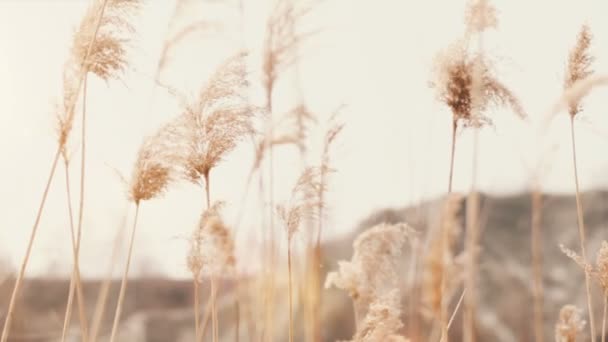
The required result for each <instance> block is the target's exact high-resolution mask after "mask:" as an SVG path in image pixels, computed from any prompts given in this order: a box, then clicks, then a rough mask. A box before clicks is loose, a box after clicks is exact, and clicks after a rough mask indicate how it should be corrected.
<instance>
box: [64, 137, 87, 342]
mask: <svg viewBox="0 0 608 342" xmlns="http://www.w3.org/2000/svg"><path fill="white" fill-rule="evenodd" d="M61 154H62V156H63V161H64V170H65V186H66V197H67V207H68V216H69V223H70V238H71V242H72V245H71V246H72V252H73V257H74V262H76V259H77V255H78V242H77V241H78V240H77V238H76V232H75V228H74V215H73V211H72V194H71V191H70V170H69V162H70V160H69V157H68V155H67V151H66V148H65V147H64V149H63V150H62V153H61ZM75 290H76V293H77V299H78V302H79V303H83V304H79V306H78V307H79V310H81V311H83V310H84V295H83V293H82V282H81V281H80V269H79V268H76V269H75V272H72V276H71V277H70V287H69V292H68V300H67V306H66V313H65V316H64V321H63V329H62V332H61V341H65V339H66V338H67V332H68V329H69V325H70V317H71V310H72V302H73V298H74V291H75ZM79 315H80V319H81V320H82V319H86V318H85V317H86V314H85V313H84V312H79ZM80 326H81V333H82V334H83V337H82V340H83V341H86V340H87V338H88V336H85V335H84V334H86V333H87V329H86V328H85V327H87V326H88V324H87V322H84V323H81V324H80Z"/></svg>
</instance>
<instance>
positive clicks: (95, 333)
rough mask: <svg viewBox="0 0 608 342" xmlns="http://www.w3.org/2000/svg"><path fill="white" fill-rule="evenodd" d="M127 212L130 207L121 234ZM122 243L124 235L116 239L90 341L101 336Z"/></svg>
mask: <svg viewBox="0 0 608 342" xmlns="http://www.w3.org/2000/svg"><path fill="white" fill-rule="evenodd" d="M127 211H128V207H127V208H125V214H124V215H123V219H122V223H121V228H120V232H123V231H125V230H126V226H127ZM121 241H122V234H120V233H119V234H116V237H115V238H114V242H113V245H112V253H111V257H110V262H109V263H108V270H107V275H106V277H105V279H104V281H103V283H102V284H101V288H100V290H99V295H98V296H97V302H96V303H95V310H94V313H93V323H92V325H91V332H90V334H89V341H91V342H96V341H97V337H98V336H99V329H100V328H101V322H102V320H103V316H104V313H105V309H106V305H107V302H108V301H107V299H108V294H109V292H110V286H111V285H112V271H113V269H114V265H115V264H116V263H117V262H118V250H119V245H120V242H121Z"/></svg>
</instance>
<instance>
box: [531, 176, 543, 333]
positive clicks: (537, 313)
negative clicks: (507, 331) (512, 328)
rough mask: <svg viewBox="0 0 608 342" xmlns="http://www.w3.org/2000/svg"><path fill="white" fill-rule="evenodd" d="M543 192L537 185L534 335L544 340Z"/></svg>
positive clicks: (533, 201) (533, 268) (533, 237)
mask: <svg viewBox="0 0 608 342" xmlns="http://www.w3.org/2000/svg"><path fill="white" fill-rule="evenodd" d="M542 201H543V197H542V193H541V192H540V190H539V189H538V187H535V189H534V190H533V191H532V278H533V282H534V283H533V286H532V289H533V292H532V295H533V296H534V337H535V341H536V342H543V341H544V330H543V322H544V318H543V255H542V241H543V240H542V239H543V238H542V230H541V228H542V227H541V224H542V222H541V220H542Z"/></svg>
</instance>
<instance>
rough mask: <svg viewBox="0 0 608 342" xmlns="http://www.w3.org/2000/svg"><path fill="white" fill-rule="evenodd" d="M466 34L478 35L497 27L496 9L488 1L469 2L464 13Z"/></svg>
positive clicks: (474, 0) (476, 0) (473, 0)
mask: <svg viewBox="0 0 608 342" xmlns="http://www.w3.org/2000/svg"><path fill="white" fill-rule="evenodd" d="M465 24H466V27H467V32H470V33H479V32H483V31H485V30H487V29H489V28H496V27H497V26H498V18H497V16H496V8H494V6H492V5H491V4H489V1H488V0H471V1H469V3H468V4H467V9H466V12H465Z"/></svg>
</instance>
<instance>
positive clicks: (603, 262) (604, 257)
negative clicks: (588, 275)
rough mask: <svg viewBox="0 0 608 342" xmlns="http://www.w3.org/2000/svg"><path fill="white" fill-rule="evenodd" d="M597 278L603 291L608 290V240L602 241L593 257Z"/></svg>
mask: <svg viewBox="0 0 608 342" xmlns="http://www.w3.org/2000/svg"><path fill="white" fill-rule="evenodd" d="M595 267H596V272H597V275H596V276H597V278H598V281H599V282H600V285H601V286H602V289H603V290H604V292H608V242H606V241H602V246H601V247H600V250H599V251H598V252H597V257H596V259H595Z"/></svg>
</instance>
